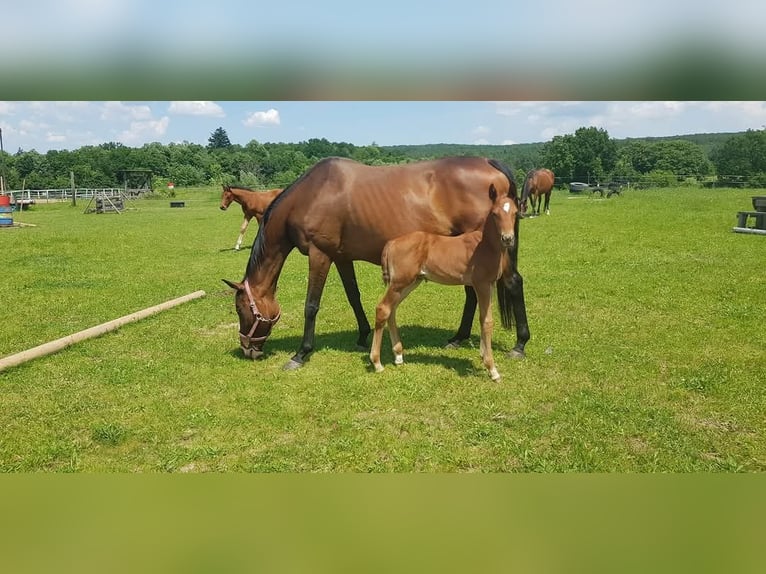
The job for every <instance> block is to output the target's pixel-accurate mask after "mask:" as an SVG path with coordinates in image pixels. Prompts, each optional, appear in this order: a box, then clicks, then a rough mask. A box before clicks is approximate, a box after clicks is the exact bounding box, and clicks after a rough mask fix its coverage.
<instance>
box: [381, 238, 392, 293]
mask: <svg viewBox="0 0 766 574" xmlns="http://www.w3.org/2000/svg"><path fill="white" fill-rule="evenodd" d="M380 267H381V269H382V270H383V284H384V285H388V284H389V283H390V282H391V273H390V272H389V268H388V246H386V247H384V248H383V253H381V255H380Z"/></svg>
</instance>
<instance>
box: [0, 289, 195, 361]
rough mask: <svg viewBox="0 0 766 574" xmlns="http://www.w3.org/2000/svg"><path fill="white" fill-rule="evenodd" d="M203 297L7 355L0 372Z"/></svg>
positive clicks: (167, 303) (180, 299) (182, 299)
mask: <svg viewBox="0 0 766 574" xmlns="http://www.w3.org/2000/svg"><path fill="white" fill-rule="evenodd" d="M204 295H205V292H204V291H195V292H194V293H189V294H188V295H184V296H183V297H178V298H176V299H171V300H170V301H165V302H164V303H160V304H159V305H155V306H153V307H148V308H146V309H143V310H141V311H136V312H135V313H131V314H130V315H125V316H124V317H120V318H119V319H114V320H112V321H109V322H107V323H102V324H101V325H96V326H95V327H91V328H90V329H85V330H84V331H79V332H78V333H74V334H72V335H68V336H66V337H62V338H61V339H56V340H55V341H51V342H49V343H45V344H43V345H39V346H37V347H33V348H32V349H29V350H27V351H22V352H21V353H16V354H15V355H9V356H7V357H3V358H2V359H0V371H3V370H5V369H8V368H10V367H15V366H16V365H20V364H22V363H26V362H27V361H30V360H32V359H37V358H38V357H44V356H46V355H50V354H51V353H55V352H56V351H60V350H61V349H64V348H66V347H69V346H70V345H74V344H75V343H79V342H80V341H84V340H85V339H92V338H93V337H98V336H99V335H103V334H104V333H108V332H109V331H114V330H115V329H118V328H119V327H121V326H123V325H125V324H127V323H132V322H134V321H138V320H139V319H144V318H145V317H149V316H150V315H154V314H155V313H159V312H160V311H164V310H165V309H170V308H171V307H175V306H176V305H180V304H181V303H186V302H187V301H191V300H192V299H199V298H200V297H203V296H204Z"/></svg>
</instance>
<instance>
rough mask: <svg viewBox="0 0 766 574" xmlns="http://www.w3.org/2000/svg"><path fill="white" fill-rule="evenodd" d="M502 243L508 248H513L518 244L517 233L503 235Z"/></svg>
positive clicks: (501, 237)
mask: <svg viewBox="0 0 766 574" xmlns="http://www.w3.org/2000/svg"><path fill="white" fill-rule="evenodd" d="M500 243H502V244H503V247H505V248H506V249H511V248H512V247H514V246H515V245H516V234H513V233H512V234H510V235H501V236H500Z"/></svg>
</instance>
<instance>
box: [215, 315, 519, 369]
mask: <svg viewBox="0 0 766 574" xmlns="http://www.w3.org/2000/svg"><path fill="white" fill-rule="evenodd" d="M399 331H400V334H401V337H402V343H403V344H404V354H405V361H406V362H407V363H415V364H423V365H439V366H442V367H445V368H448V369H451V370H453V371H455V372H456V373H457V374H459V375H461V376H464V375H468V374H474V373H475V372H476V364H475V361H474V360H473V359H467V358H463V357H450V356H445V352H448V351H445V352H442V351H444V347H445V345H446V344H447V341H448V340H449V338H450V337H452V336H453V335H454V334H455V333H454V331H450V330H447V329H442V328H438V327H422V326H419V325H408V326H400V327H399ZM301 339H302V338H301V337H299V336H286V337H273V338H269V340H268V341H267V342H266V344H265V346H264V355H263V356H262V357H261V358H260V359H258V360H259V361H269V360H271V359H273V357H274V355H275V354H281V353H285V354H288V355H290V356H292V355H293V354H295V353H296V352H297V351H298V349H299V348H300V345H301ZM356 340H357V332H356V330H343V331H334V332H331V333H317V335H316V346H315V348H314V352H313V353H311V355H309V357H308V359H307V362H309V361H310V360H311V357H312V356H313V355H314V354H315V353H321V352H322V351H323V350H324V349H332V350H335V351H346V352H349V353H352V354H354V355H359V359H360V361H361V362H362V363H363V364H364V365H365V366H368V367H369V366H370V363H369V358H368V354H369V345H368V347H367V349H362V348H360V347H358V346H357V344H356ZM370 342H372V334H370V337H369V340H368V343H370ZM416 347H417V348H419V349H420V350H419V351H416V352H414V351H412V349H415V348H416ZM466 347H468V348H470V350H471V352H475V353H476V359H477V360H478V357H479V336H478V335H477V334H472V335H471V338H470V339H469V341H467V342H463V344H462V346H461V348H466ZM423 348H426V349H428V348H432V349H434V353H433V354H429V353H428V352H424V351H423ZM492 348H493V351H494V352H495V354H496V355H498V354H499V353H506V352H508V351H509V350H510V349H508V348H507V346H506V345H504V344H501V345H498V344H497V343H496V342H493V345H492ZM228 353H229V354H230V355H231V356H232V357H236V358H238V359H241V360H243V361H249V360H250V359H247V358H246V357H245V356H244V355H243V354H242V351H241V350H240V349H239V347H235V348H232V349H230V350H229V352H228ZM381 359H382V361H383V363H384V364H385V365H387V366H388V365H391V366H394V365H393V354H392V351H391V339H390V338H389V336H388V330H386V331H385V332H384V335H383V344H382V346H381Z"/></svg>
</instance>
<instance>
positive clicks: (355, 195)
mask: <svg viewBox="0 0 766 574" xmlns="http://www.w3.org/2000/svg"><path fill="white" fill-rule="evenodd" d="M490 184H494V186H495V189H497V190H498V193H500V194H501V195H509V196H510V197H513V198H514V200H516V201H518V199H517V198H518V195H517V192H516V184H515V182H514V180H513V174H512V172H511V171H510V169H509V168H508V167H506V166H504V165H503V164H501V163H500V162H497V161H495V160H488V159H486V158H478V157H462V158H443V159H437V160H432V161H423V162H414V163H408V164H402V165H388V166H368V165H365V164H362V163H358V162H356V161H353V160H350V159H344V158H326V159H323V160H321V161H319V162H317V163H316V164H315V165H314V166H313V167H311V168H309V169H308V170H307V171H306V172H305V173H304V174H303V175H302V176H301V177H300V178H298V179H297V180H296V181H295V182H294V183H293V184H292V185H290V186H289V187H288V188H287V189H285V191H284V192H282V194H280V195H279V196H278V197H277V198H276V199H275V200H274V201H273V202H272V203H271V205H270V206H269V208H268V209H267V210H266V213H265V214H264V217H263V220H262V222H261V225H260V226H259V228H258V235H257V236H256V239H255V242H254V243H253V247H252V249H251V251H250V259H249V261H248V264H247V268H246V269H245V276H244V278H243V279H242V282H240V283H236V282H232V281H227V280H224V282H225V283H226V284H227V285H229V286H230V287H232V288H234V289H235V290H236V294H235V297H234V301H235V306H236V310H237V315H238V317H239V341H240V347H241V348H242V351H243V353H244V354H245V356H247V357H250V358H253V359H254V358H258V357H260V356H261V355H262V354H263V345H264V342H265V341H266V339H267V338H268V336H269V334H270V333H271V328H272V326H273V325H274V323H276V321H277V319H278V318H279V314H280V306H279V303H277V301H276V298H275V292H276V288H277V281H278V279H279V275H280V273H281V271H282V267H283V265H284V263H285V260H286V258H287V256H288V255H289V254H290V252H291V251H292V250H293V249H294V248H297V249H298V250H299V251H300V252H301V253H302V254H303V255H306V256H308V258H309V276H308V290H307V293H306V303H305V307H304V328H303V339H302V341H301V346H300V348H299V349H298V351H297V353H296V354H295V355H294V356H293V357H292V359H291V360H290V361H289V362H288V363H287V364H286V365H285V368H287V369H292V368H297V367H300V366H302V365H303V363H304V362H305V360H306V358H307V357H308V355H309V354H310V353H311V352H312V351H313V349H314V332H315V328H316V316H317V313H318V311H319V303H320V299H321V296H322V291H323V290H324V285H325V281H326V279H327V273H328V271H329V269H330V265H331V264H332V263H335V265H336V267H337V269H338V272H339V273H340V276H341V280H342V282H343V287H344V289H345V291H346V296H347V298H348V300H349V303H350V304H351V307H352V309H353V310H354V315H355V316H356V320H357V325H358V327H359V339H358V343H359V344H360V345H364V346H365V347H366V344H367V337H368V335H369V333H370V324H369V321H368V320H367V317H366V316H365V313H364V309H363V308H362V305H361V301H360V296H359V287H358V285H357V281H356V276H355V273H354V266H353V262H354V261H357V260H362V261H368V262H370V263H374V264H376V265H380V261H381V259H380V258H381V253H382V252H383V247H384V245H385V244H386V242H387V241H388V240H390V239H393V238H394V237H398V236H400V235H404V234H405V233H409V232H411V231H427V232H429V233H435V234H438V235H460V234H462V233H466V232H469V231H473V230H475V229H478V228H480V227H481V226H482V225H483V224H484V221H485V219H486V217H487V213H488V212H489V210H490V207H491V201H490V200H489V197H488V196H487V189H489V186H490ZM516 224H517V226H518V221H517V223H516ZM516 237H517V238H518V227H517V229H516ZM517 253H518V242H517V243H516V245H515V246H514V247H513V248H512V249H509V250H508V251H507V255H508V256H507V257H504V258H503V261H504V265H503V273H502V276H501V278H500V279H499V280H498V282H497V292H498V302H499V307H500V314H501V317H502V319H503V325H504V326H505V327H506V328H509V327H510V326H511V323H512V322H513V321H514V320H515V323H516V345H515V347H514V349H513V351H512V352H511V354H512V355H513V356H516V357H523V356H524V346H525V344H526V342H527V341H528V340H529V326H528V324H527V315H526V305H525V303H524V290H523V280H522V277H521V275H520V274H519V273H518V270H517ZM465 290H466V302H465V305H464V308H463V317H462V320H461V323H460V327H459V328H458V332H457V333H456V334H455V336H454V337H452V338H451V339H450V342H453V343H459V342H460V341H463V340H465V339H467V338H468V337H469V336H470V333H471V324H472V323H473V317H474V314H475V312H476V292H475V291H474V290H473V288H471V287H466V288H465Z"/></svg>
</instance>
